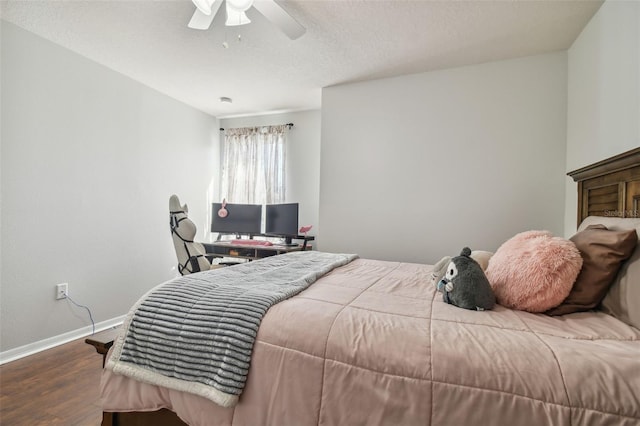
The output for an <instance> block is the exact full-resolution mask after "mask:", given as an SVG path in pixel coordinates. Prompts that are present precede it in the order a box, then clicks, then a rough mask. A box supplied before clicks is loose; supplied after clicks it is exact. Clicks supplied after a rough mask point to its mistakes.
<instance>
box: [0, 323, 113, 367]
mask: <svg viewBox="0 0 640 426" xmlns="http://www.w3.org/2000/svg"><path fill="white" fill-rule="evenodd" d="M124 317H125V315H122V316H119V317H116V318H112V319H109V320H106V321H102V322H99V323H97V324H96V333H98V332H100V331H104V330H107V329H109V328H114V327H117V326H119V325H120V324H122V322H123V321H124ZM92 331H93V329H92V327H91V326H90V325H89V326H87V327H82V328H79V329H77V330H72V331H69V332H67V333H63V334H60V335H58V336H53V337H49V338H48V339H44V340H40V341H38V342H33V343H29V344H28V345H24V346H20V347H17V348H14V349H9V350H8V351H4V352H0V365H2V364H6V363H7V362H11V361H15V360H17V359H20V358H24V357H26V356H29V355H33V354H35V353H38V352H42V351H44V350H47V349H51V348H53V347H56V346H59V345H62V344H65V343H69V342H71V341H73V340H77V339H80V338H82V337H86V336H90V335H91V332H92Z"/></svg>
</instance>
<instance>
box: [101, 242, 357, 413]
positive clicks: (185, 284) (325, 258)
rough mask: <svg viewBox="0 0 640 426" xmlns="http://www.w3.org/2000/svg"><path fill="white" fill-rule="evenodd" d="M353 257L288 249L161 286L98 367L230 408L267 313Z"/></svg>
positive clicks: (136, 308) (133, 313)
mask: <svg viewBox="0 0 640 426" xmlns="http://www.w3.org/2000/svg"><path fill="white" fill-rule="evenodd" d="M355 258H357V256H356V255H347V254H332V253H322V252H317V251H303V252H293V253H289V254H284V255H279V256H272V257H268V258H265V259H261V260H257V261H254V262H249V263H244V264H241V265H237V266H233V267H228V268H221V269H216V270H211V271H205V272H201V273H197V274H192V275H187V276H184V277H179V278H176V279H173V280H171V281H168V282H166V283H164V284H161V285H159V286H158V287H156V288H154V289H153V290H151V291H150V292H149V293H147V294H146V295H144V296H143V297H142V298H141V299H140V300H139V301H138V302H137V303H136V304H135V305H134V306H133V307H132V308H131V311H130V312H129V314H128V315H127V318H126V320H125V322H124V326H123V328H124V332H123V333H121V335H120V337H119V338H118V339H117V340H116V342H115V344H114V349H113V353H112V355H111V358H110V359H109V361H108V362H107V365H106V367H105V368H107V369H111V370H113V372H114V373H117V374H122V375H125V376H128V377H132V378H134V379H136V380H139V381H142V382H145V383H150V384H153V385H158V386H163V387H166V388H170V389H176V390H180V391H184V392H188V393H192V394H195V395H200V396H202V397H205V398H207V399H209V400H211V401H213V402H215V403H217V404H219V405H222V406H223V407H231V406H233V405H235V404H236V403H237V401H238V397H239V395H240V394H241V393H242V390H243V389H244V385H245V381H246V378H247V374H248V372H249V365H250V363H251V352H252V350H253V345H254V342H255V339H256V336H257V334H258V327H259V326H260V322H261V321H262V318H263V317H264V315H265V314H266V312H267V310H268V309H269V308H270V307H271V306H273V305H275V304H276V303H278V302H281V301H283V300H285V299H287V298H289V297H291V296H294V295H296V294H298V293H299V292H301V291H302V290H304V289H305V288H307V287H308V286H309V285H311V284H312V283H313V282H315V281H316V280H317V279H318V278H319V277H321V276H322V275H324V274H326V273H328V272H330V271H331V270H333V269H334V268H337V267H339V266H342V265H345V264H347V263H349V262H351V261H352V260H353V259H355Z"/></svg>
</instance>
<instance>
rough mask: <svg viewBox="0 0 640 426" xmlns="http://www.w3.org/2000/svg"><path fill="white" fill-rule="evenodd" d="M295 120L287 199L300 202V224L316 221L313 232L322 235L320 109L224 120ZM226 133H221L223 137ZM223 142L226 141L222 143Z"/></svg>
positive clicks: (237, 123) (228, 124)
mask: <svg viewBox="0 0 640 426" xmlns="http://www.w3.org/2000/svg"><path fill="white" fill-rule="evenodd" d="M285 123H293V124H294V125H293V127H292V128H291V129H290V130H289V135H288V139H287V141H288V142H287V165H286V166H287V171H286V173H287V194H286V202H288V203H300V206H299V207H300V210H299V213H298V216H299V223H300V226H303V225H313V229H312V230H311V232H309V235H315V236H317V237H318V239H319V237H320V234H319V231H320V229H319V226H318V209H319V198H320V111H319V110H312V111H300V112H291V113H285V114H269V115H259V116H252V117H239V118H228V119H222V120H220V126H221V127H223V128H225V129H227V128H236V127H254V126H268V125H275V124H285ZM222 138H223V136H221V139H222ZM221 145H222V144H221Z"/></svg>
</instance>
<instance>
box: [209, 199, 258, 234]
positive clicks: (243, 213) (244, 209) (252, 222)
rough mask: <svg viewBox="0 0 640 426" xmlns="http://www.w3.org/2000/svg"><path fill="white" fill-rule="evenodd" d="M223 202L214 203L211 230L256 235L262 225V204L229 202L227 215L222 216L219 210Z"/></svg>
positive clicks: (226, 207) (222, 232)
mask: <svg viewBox="0 0 640 426" xmlns="http://www.w3.org/2000/svg"><path fill="white" fill-rule="evenodd" d="M221 208H222V203H213V211H212V214H211V232H219V233H221V234H236V235H256V234H259V233H260V231H261V227H262V205H260V204H229V203H227V204H226V206H225V209H226V210H227V216H225V217H220V216H219V215H218V211H219V210H220V209H221Z"/></svg>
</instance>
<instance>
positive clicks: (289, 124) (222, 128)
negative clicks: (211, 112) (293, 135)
mask: <svg viewBox="0 0 640 426" xmlns="http://www.w3.org/2000/svg"><path fill="white" fill-rule="evenodd" d="M285 126H289V128H292V127H293V123H287V124H285ZM256 127H265V126H256ZM220 131H221V132H224V127H220Z"/></svg>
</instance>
